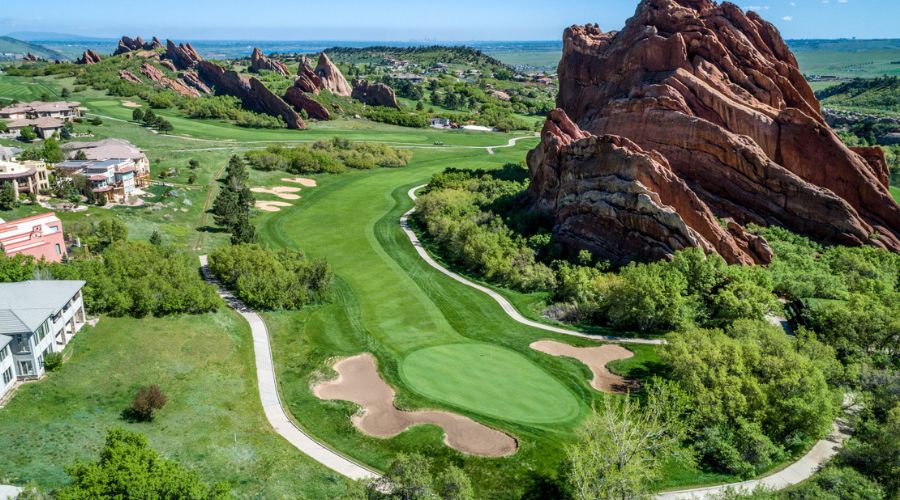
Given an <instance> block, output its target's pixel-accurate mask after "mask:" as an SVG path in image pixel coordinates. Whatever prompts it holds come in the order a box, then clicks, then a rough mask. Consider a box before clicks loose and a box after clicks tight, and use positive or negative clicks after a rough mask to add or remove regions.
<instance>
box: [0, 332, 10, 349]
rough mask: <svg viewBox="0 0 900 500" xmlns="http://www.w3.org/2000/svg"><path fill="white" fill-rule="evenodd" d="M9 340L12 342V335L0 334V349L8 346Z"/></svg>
mask: <svg viewBox="0 0 900 500" xmlns="http://www.w3.org/2000/svg"><path fill="white" fill-rule="evenodd" d="M10 342H12V337H10V336H9V335H0V349H3V348H4V347H6V346H8V345H9V343H10Z"/></svg>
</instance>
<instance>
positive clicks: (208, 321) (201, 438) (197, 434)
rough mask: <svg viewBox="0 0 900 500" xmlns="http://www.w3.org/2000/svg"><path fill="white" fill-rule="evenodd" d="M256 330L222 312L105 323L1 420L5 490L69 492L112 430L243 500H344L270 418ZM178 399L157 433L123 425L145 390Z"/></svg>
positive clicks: (341, 486)
mask: <svg viewBox="0 0 900 500" xmlns="http://www.w3.org/2000/svg"><path fill="white" fill-rule="evenodd" d="M252 347H253V343H252V341H251V338H250V331H249V328H248V326H247V323H246V322H245V321H244V320H243V319H241V318H240V317H239V316H238V315H237V314H236V313H233V312H230V311H226V310H223V311H221V312H219V313H215V314H205V315H200V316H177V317H170V318H141V319H127V318H109V317H104V318H102V319H101V320H100V323H99V324H98V325H97V327H96V328H92V327H89V326H86V327H84V329H83V330H82V331H81V332H80V333H79V334H78V335H77V336H76V337H75V339H74V340H73V343H72V344H70V345H69V346H68V347H67V352H68V353H72V357H71V359H69V360H68V361H67V362H66V363H65V364H64V365H63V366H62V368H61V370H60V371H59V372H57V373H51V374H50V375H48V377H47V378H46V379H45V380H42V381H41V382H38V383H34V384H27V385H24V386H22V387H21V388H20V389H19V392H18V393H17V394H16V395H15V397H14V398H13V399H12V401H11V402H10V403H9V404H8V405H7V406H6V407H5V408H3V409H0V482H15V483H17V484H23V483H25V482H29V481H35V482H36V483H37V484H39V485H40V486H43V487H48V488H54V487H58V486H60V485H62V484H64V483H65V482H66V481H67V476H66V474H65V472H64V468H65V467H66V466H67V465H69V464H71V463H73V462H74V461H76V460H82V459H96V455H97V453H98V450H99V449H100V448H101V447H102V445H103V438H104V435H105V434H106V430H107V429H109V428H110V427H124V428H126V429H129V430H132V431H137V432H140V433H142V434H145V435H146V436H147V437H148V439H149V441H150V446H151V447H153V448H154V449H156V450H158V451H160V452H161V453H162V454H163V455H164V456H166V457H169V458H172V459H175V460H178V461H179V462H182V463H183V464H185V465H186V466H188V467H189V468H191V469H194V470H197V471H198V472H199V473H200V474H201V475H202V476H203V478H204V479H206V480H207V481H210V482H218V481H227V482H228V483H229V484H230V485H231V486H232V488H233V491H234V493H235V494H236V495H237V496H238V497H240V498H286V497H303V498H335V497H338V496H340V495H341V494H343V492H344V491H345V489H346V483H345V481H344V480H343V479H342V478H340V477H339V476H337V475H336V474H334V473H332V472H330V471H328V470H327V469H325V468H324V467H322V466H320V465H319V464H317V463H315V462H313V461H312V460H311V459H309V458H308V457H306V456H305V455H303V454H301V453H300V452H299V451H297V450H296V449H294V448H293V447H292V446H291V445H290V444H288V443H287V442H286V441H284V440H283V439H281V437H279V436H277V435H276V434H275V432H274V431H273V430H272V428H271V426H270V425H269V423H268V421H267V420H266V417H265V416H264V414H263V410H262V406H261V405H260V402H259V395H258V394H257V389H256V376H255V372H254V369H253V350H252ZM151 383H153V384H158V385H159V386H160V388H161V389H162V391H163V393H164V394H165V395H166V396H167V398H168V403H167V404H166V406H165V407H164V408H163V409H162V410H160V411H159V412H158V414H157V416H156V418H155V420H154V421H153V422H151V423H128V422H126V421H125V420H123V419H122V418H121V417H120V414H121V412H122V410H124V409H125V408H127V407H128V405H129V404H130V402H131V398H132V397H133V396H134V392H135V391H136V390H137V388H138V387H139V386H141V385H145V384H151Z"/></svg>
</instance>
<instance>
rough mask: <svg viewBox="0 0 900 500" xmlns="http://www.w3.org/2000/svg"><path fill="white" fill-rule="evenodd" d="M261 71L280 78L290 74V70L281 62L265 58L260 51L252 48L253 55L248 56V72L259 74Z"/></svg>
mask: <svg viewBox="0 0 900 500" xmlns="http://www.w3.org/2000/svg"><path fill="white" fill-rule="evenodd" d="M262 70H268V71H274V72H276V73H278V74H279V75H281V76H289V75H290V74H291V70H289V69H288V67H287V66H285V65H284V63H283V62H281V61H276V60H275V59H272V58H270V57H267V56H266V55H265V54H263V53H262V51H261V50H259V49H258V48H254V49H253V55H251V56H250V72H251V73H259V72H260V71H262Z"/></svg>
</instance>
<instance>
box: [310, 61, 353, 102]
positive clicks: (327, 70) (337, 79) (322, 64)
mask: <svg viewBox="0 0 900 500" xmlns="http://www.w3.org/2000/svg"><path fill="white" fill-rule="evenodd" d="M315 71H316V75H318V77H319V79H320V80H321V82H322V88H324V89H328V90H329V91H331V93H332V94H334V95H339V96H344V97H349V96H350V94H352V93H353V89H351V88H350V84H349V83H347V79H346V78H344V74H343V73H341V70H340V69H339V68H338V67H337V66H335V65H334V63H333V62H331V59H328V55H327V54H325V53H324V52H322V53H321V54H320V55H319V64H318V65H317V66H316V69H315Z"/></svg>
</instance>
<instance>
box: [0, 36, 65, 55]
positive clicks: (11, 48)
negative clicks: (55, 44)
mask: <svg viewBox="0 0 900 500" xmlns="http://www.w3.org/2000/svg"><path fill="white" fill-rule="evenodd" d="M0 53H12V54H21V55H23V56H24V55H25V54H28V53H31V54H32V55H35V56H37V57H43V58H44V59H66V56H64V55H63V54H61V53H59V52H57V51H55V50H51V49H48V48H47V47H44V46H42V45H36V44H33V43H29V42H23V41H22V40H16V39H15V38H10V37H8V36H0Z"/></svg>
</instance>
